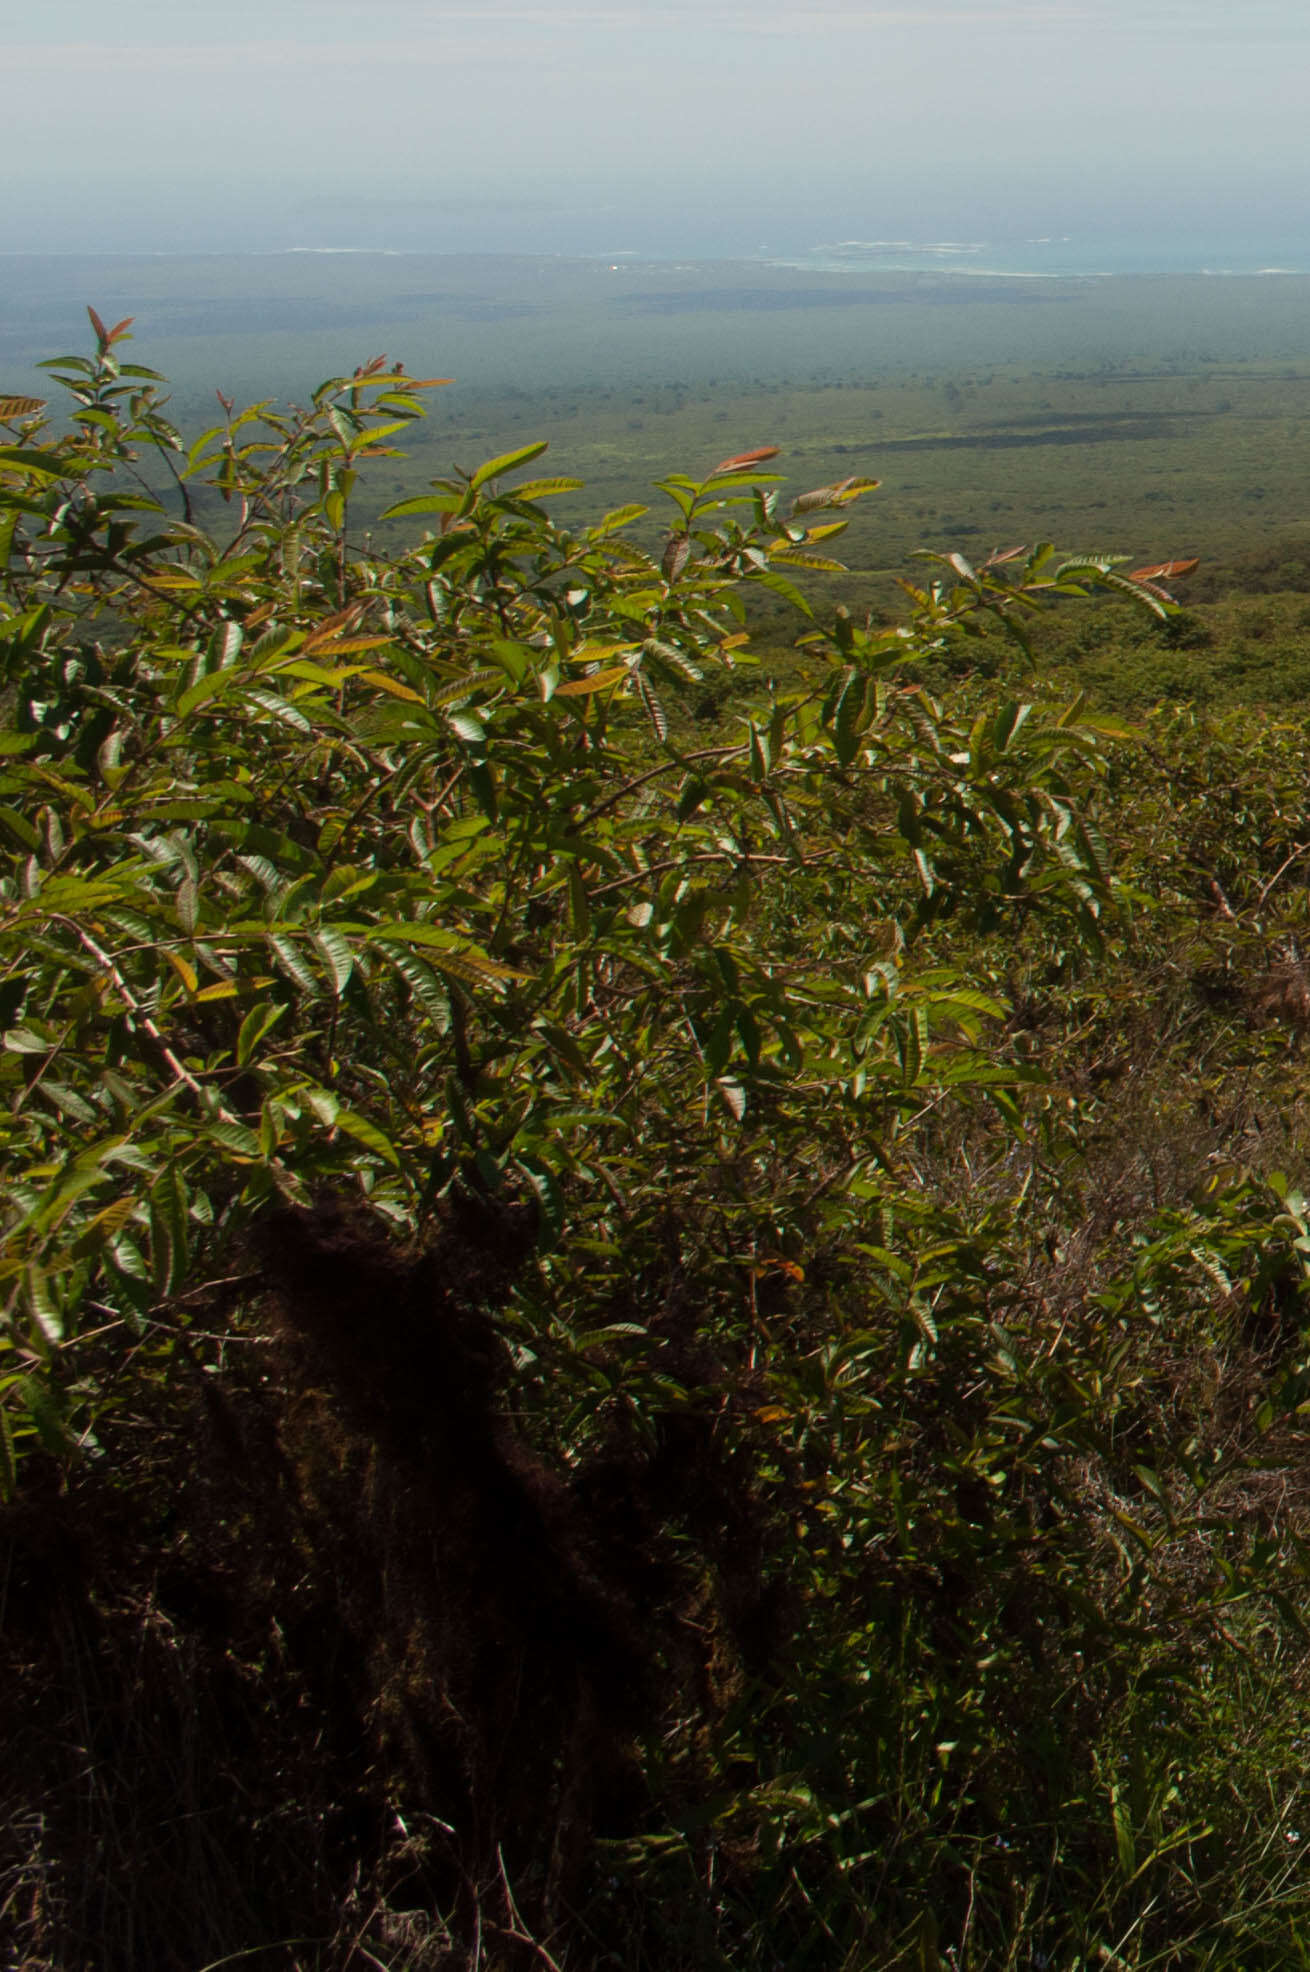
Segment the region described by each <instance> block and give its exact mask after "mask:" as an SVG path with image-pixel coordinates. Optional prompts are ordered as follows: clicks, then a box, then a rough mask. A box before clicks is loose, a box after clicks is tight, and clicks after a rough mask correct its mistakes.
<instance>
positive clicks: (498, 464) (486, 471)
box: [469, 438, 550, 492]
mask: <svg viewBox="0 0 1310 1972" xmlns="http://www.w3.org/2000/svg"><path fill="white" fill-rule="evenodd" d="M549 444H550V440H549V439H548V438H539V439H538V440H537V442H536V444H535V445H521V446H519V448H518V450H517V451H514V452H502V453H501V454H500V456H499V457H498V458H495V459H488V460H487V462H486V464H485V465H481V466H479V467H478V469H477V471H476V472H475V473H474V475H473V477H472V479H470V481H469V485H470V486H471V487H472V488H473V489H474V491H475V492H476V491H477V490H478V488H479V487H483V486H485V485H486V483H487V481H488V480H489V479H499V478H500V476H501V474H502V473H507V472H513V471H514V470H515V468H516V467H518V466H526V465H527V464H528V463H529V462H530V461H531V460H533V459H539V458H540V457H541V455H542V453H543V452H544V451H545V450H546V449H547V447H548V446H549Z"/></svg>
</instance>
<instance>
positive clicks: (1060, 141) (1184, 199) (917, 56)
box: [0, 0, 1310, 253]
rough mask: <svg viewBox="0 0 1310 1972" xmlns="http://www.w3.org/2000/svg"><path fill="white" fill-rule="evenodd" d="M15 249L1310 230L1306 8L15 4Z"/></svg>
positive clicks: (1309, 24) (1273, 240) (485, 1)
mask: <svg viewBox="0 0 1310 1972" xmlns="http://www.w3.org/2000/svg"><path fill="white" fill-rule="evenodd" d="M0 45H2V46H3V47H4V50H5V53H4V69H5V105H4V113H3V123H2V124H0V171H2V172H3V178H4V182H5V185H6V194H7V195H6V198H5V201H4V204H3V213H2V214H0V248H4V249H6V250H9V251H15V250H17V251H33V250H36V251H39V250H41V249H43V248H46V249H60V248H74V249H88V248H93V247H95V246H97V245H101V246H104V247H105V248H107V249H120V248H150V247H161V248H176V247H179V246H184V245H185V246H191V247H193V248H204V247H206V246H209V245H212V246H214V247H216V248H217V247H223V248H230V247H232V246H236V245H240V244H242V243H248V244H251V245H254V246H259V247H277V246H290V245H296V244H306V245H331V244H362V243H365V242H370V243H377V244H381V245H395V246H428V247H432V248H437V249H441V248H445V247H461V248H467V247H474V246H478V245H485V246H488V247H491V248H495V249H507V248H508V249H526V250H532V249H533V248H535V247H541V248H546V249H549V250H565V251H568V250H571V249H576V250H581V251H602V252H603V251H610V250H613V251H618V250H621V249H623V248H625V247H630V248H636V249H638V250H641V251H653V250H659V249H660V248H661V247H662V248H663V250H666V251H672V252H677V251H685V252H689V253H690V252H699V251H709V252H723V251H754V250H755V249H756V248H757V247H759V246H761V245H769V246H771V247H775V248H777V249H779V250H788V251H789V250H792V249H794V248H796V247H798V246H801V245H804V244H806V243H809V242H814V241H820V240H825V239H829V238H832V237H845V236H848V235H849V234H850V233H851V232H852V230H854V231H855V232H856V234H857V235H858V236H859V237H881V236H882V235H883V234H885V233H887V232H888V231H890V232H891V233H892V234H893V235H894V236H897V237H901V236H904V237H946V238H956V237H962V238H982V237H995V236H997V235H999V234H1001V233H1003V232H1005V231H1006V230H1007V229H1008V230H1009V231H1010V232H1011V233H1012V234H1016V235H1020V234H1023V233H1025V232H1045V231H1047V230H1049V229H1051V228H1052V227H1057V228H1059V230H1060V231H1062V232H1071V231H1074V230H1076V229H1090V231H1091V232H1093V233H1095V232H1097V231H1098V229H1099V230H1100V231H1101V232H1103V233H1114V232H1115V231H1117V230H1122V229H1123V228H1125V227H1127V228H1130V229H1136V230H1137V231H1138V233H1141V234H1143V235H1149V234H1151V233H1152V231H1154V232H1155V233H1156V234H1157V235H1158V236H1159V237H1161V238H1165V237H1168V236H1169V235H1170V234H1171V233H1174V234H1176V233H1177V231H1178V229H1180V228H1182V229H1184V230H1186V229H1189V228H1190V229H1201V230H1203V231H1204V230H1205V229H1207V228H1208V229H1209V232H1210V235H1211V236H1212V238H1213V240H1214V241H1216V242H1217V241H1222V240H1227V239H1231V238H1237V237H1240V236H1241V234H1242V233H1243V231H1246V232H1249V233H1251V234H1253V235H1256V236H1258V237H1259V238H1260V240H1261V241H1262V242H1264V241H1267V242H1268V246H1269V248H1270V250H1274V249H1276V248H1277V245H1278V243H1279V241H1280V239H1281V238H1283V237H1284V236H1288V237H1290V235H1291V234H1292V233H1295V234H1296V237H1297V238H1298V239H1300V238H1302V237H1304V236H1305V235H1306V234H1307V233H1310V226H1308V225H1307V223H1306V222H1305V221H1304V220H1303V219H1302V218H1301V216H1300V214H1301V208H1302V205H1303V202H1304V200H1305V192H1306V179H1307V166H1308V163H1310V160H1308V157H1307V149H1308V144H1307V134H1306V133H1307V129H1308V128H1310V7H1308V6H1307V5H1306V0H1081V4H1080V3H1079V0H944V4H940V5H939V4H936V0H919V4H917V5H915V4H902V5H899V6H896V5H893V6H876V5H867V4H858V3H857V0H815V4H814V5H813V6H811V7H809V8H804V7H802V6H801V5H799V4H784V0H756V4H754V5H749V6H747V5H742V4H739V3H738V0H554V3H553V4H532V0H527V3H526V4H524V0H479V3H478V4H465V3H464V0H369V4H367V5H365V4H362V3H361V0H356V3H354V4H352V3H351V0H225V3H224V4H222V5H218V4H215V3H214V0H116V4H115V5H114V6H113V7H112V8H111V7H108V6H105V5H103V4H101V0H39V4H32V0H22V4H21V5H20V4H18V3H17V0H0Z"/></svg>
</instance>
